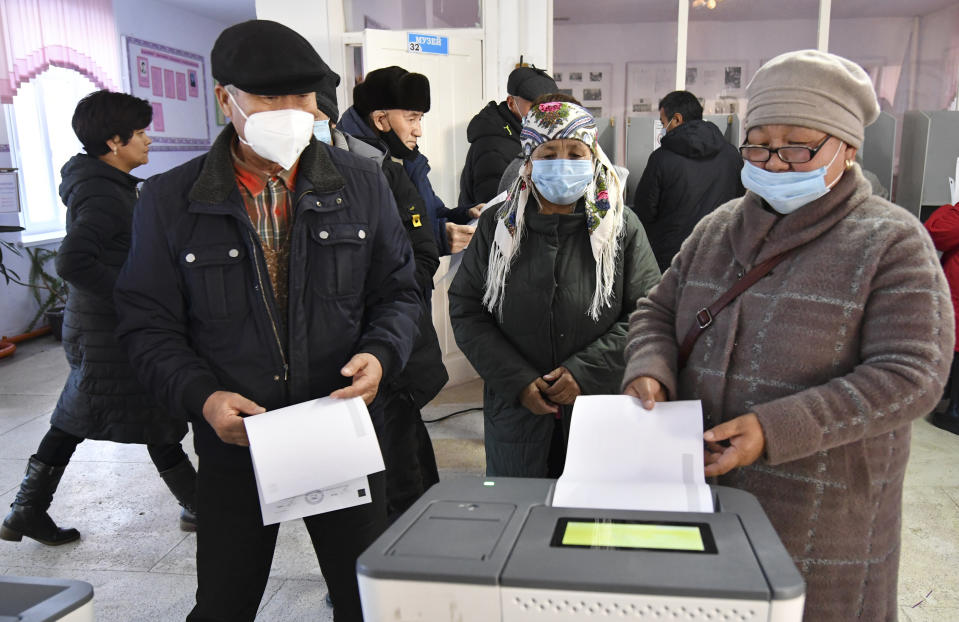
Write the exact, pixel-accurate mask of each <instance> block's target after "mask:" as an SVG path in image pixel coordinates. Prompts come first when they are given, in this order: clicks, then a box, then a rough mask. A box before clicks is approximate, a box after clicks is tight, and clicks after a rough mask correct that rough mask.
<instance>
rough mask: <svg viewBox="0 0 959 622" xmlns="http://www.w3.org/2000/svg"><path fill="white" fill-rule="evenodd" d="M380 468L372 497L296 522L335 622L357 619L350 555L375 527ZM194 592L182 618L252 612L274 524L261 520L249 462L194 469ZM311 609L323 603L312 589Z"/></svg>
mask: <svg viewBox="0 0 959 622" xmlns="http://www.w3.org/2000/svg"><path fill="white" fill-rule="evenodd" d="M384 486H385V484H384V476H383V473H382V472H381V473H376V474H374V475H371V476H370V496H371V498H372V501H371V502H370V503H368V504H366V505H359V506H356V507H352V508H347V509H345V510H338V511H336V512H328V513H326V514H318V515H316V516H310V517H307V518H304V519H303V522H304V523H306V528H307V531H309V534H310V539H311V540H312V541H313V549H314V550H315V551H316V558H317V560H318V561H319V563H320V571H321V572H322V573H323V578H324V579H325V580H326V585H327V588H328V589H329V592H330V598H332V600H333V603H334V608H333V619H334V620H336V622H360V621H362V619H363V614H362V610H361V608H360V594H359V588H358V587H357V583H356V558H357V557H359V555H360V553H362V552H363V551H364V550H365V549H366V547H368V546H369V545H370V544H371V543H372V542H373V540H375V539H376V537H377V536H379V535H380V533H381V532H382V531H383V529H384V527H385V520H386V501H385V493H384ZM197 505H198V508H197V510H198V511H197V516H198V518H199V525H198V527H197V547H196V565H197V590H196V606H195V607H194V608H193V611H191V612H190V614H189V615H188V616H187V621H188V622H213V621H216V622H243V621H245V620H250V621H252V620H253V618H254V617H255V616H256V610H257V608H258V607H259V604H260V600H261V599H262V598H263V591H264V590H265V589H266V582H267V579H268V578H269V576H270V564H271V563H272V561H273V550H274V548H275V547H276V536H277V533H278V532H279V525H267V526H264V525H263V519H262V517H261V515H260V502H259V498H258V496H257V492H256V480H255V478H254V475H253V469H252V467H251V466H249V465H246V466H245V467H243V468H233V467H225V466H221V465H215V464H206V463H204V462H203V458H202V456H201V458H200V468H199V471H198V473H197ZM316 604H317V607H323V606H325V605H323V601H322V598H321V594H317V598H316Z"/></svg>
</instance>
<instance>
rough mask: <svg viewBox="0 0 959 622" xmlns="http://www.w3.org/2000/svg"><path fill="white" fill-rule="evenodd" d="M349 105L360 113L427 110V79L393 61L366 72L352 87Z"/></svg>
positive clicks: (428, 92) (428, 95)
mask: <svg viewBox="0 0 959 622" xmlns="http://www.w3.org/2000/svg"><path fill="white" fill-rule="evenodd" d="M353 107H354V108H355V109H356V111H357V112H358V113H359V114H360V115H361V116H363V117H366V116H367V115H369V114H370V113H371V112H373V111H374V110H416V111H417V112H429V110H430V81H429V79H428V78H427V77H426V76H424V75H423V74H421V73H410V72H408V71H407V70H405V69H403V68H402V67H397V66H396V65H393V66H392V67H385V68H383V69H377V70H375V71H371V72H370V73H368V74H366V79H365V80H363V81H362V82H360V83H359V84H357V85H356V86H355V87H353Z"/></svg>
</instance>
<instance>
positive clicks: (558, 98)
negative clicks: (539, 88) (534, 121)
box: [533, 93, 583, 107]
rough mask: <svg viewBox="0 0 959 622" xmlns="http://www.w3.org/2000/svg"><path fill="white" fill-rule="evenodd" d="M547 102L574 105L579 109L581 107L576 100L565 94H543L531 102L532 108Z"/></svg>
mask: <svg viewBox="0 0 959 622" xmlns="http://www.w3.org/2000/svg"><path fill="white" fill-rule="evenodd" d="M549 102H566V103H567V104H576V105H577V106H580V107H582V105H583V104H581V103H579V100H578V99H576V98H575V97H573V96H572V95H567V94H566V93H543V94H542V95H540V96H539V97H537V98H536V99H534V100H533V107H535V106H539V105H540V104H548V103H549Z"/></svg>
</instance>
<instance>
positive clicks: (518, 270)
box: [449, 199, 660, 477]
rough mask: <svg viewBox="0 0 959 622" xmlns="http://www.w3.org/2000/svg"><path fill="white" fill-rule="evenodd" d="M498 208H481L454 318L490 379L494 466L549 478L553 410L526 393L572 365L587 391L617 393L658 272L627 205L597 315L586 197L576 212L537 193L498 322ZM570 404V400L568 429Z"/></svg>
mask: <svg viewBox="0 0 959 622" xmlns="http://www.w3.org/2000/svg"><path fill="white" fill-rule="evenodd" d="M497 208H498V206H497V205H492V206H490V207H489V208H488V209H486V210H485V211H484V212H483V215H482V217H481V218H480V221H479V224H478V226H477V229H476V233H475V234H474V236H473V240H472V241H471V242H470V245H469V247H468V248H467V250H466V251H465V254H464V257H463V262H462V264H461V265H460V268H459V271H458V272H457V274H456V277H455V278H454V279H453V283H452V285H451V286H450V292H449V299H450V318H451V320H452V324H453V332H454V335H455V337H456V343H457V344H458V345H459V347H460V349H461V350H462V351H463V353H464V354H465V355H466V358H467V359H469V361H470V363H472V365H473V367H474V368H475V369H476V371H477V372H478V373H479V375H480V377H482V378H483V381H484V382H485V391H484V399H483V410H484V414H485V425H484V428H485V440H486V470H487V473H488V474H489V475H491V476H492V475H496V476H511V477H543V476H545V475H546V459H547V456H548V454H549V445H550V439H551V438H552V432H553V427H554V424H553V417H552V416H550V415H546V416H543V415H535V414H532V413H531V412H529V411H528V410H526V409H525V408H523V406H521V405H520V403H519V395H520V392H521V391H522V390H523V388H524V387H526V386H527V385H529V384H530V383H531V382H533V381H534V380H535V379H536V377H537V376H542V375H544V374H547V373H549V372H550V371H552V370H554V369H556V368H557V367H560V366H565V367H566V368H567V369H569V371H570V373H571V374H572V375H573V377H574V378H575V379H576V381H577V383H578V384H579V386H580V388H581V390H582V392H583V394H604V393H619V386H620V381H621V380H622V376H623V371H624V368H625V363H624V359H623V350H624V348H625V345H626V331H627V322H628V318H629V314H630V313H631V312H632V311H633V309H634V308H635V307H636V301H637V300H638V299H639V298H641V297H643V296H645V295H646V293H647V292H648V291H649V290H650V289H651V288H652V287H653V286H654V285H656V283H658V282H659V278H660V272H659V267H658V266H657V264H656V258H655V257H654V255H653V252H652V249H651V248H650V246H649V241H648V240H647V239H646V232H645V231H644V230H643V227H642V225H641V224H640V223H639V220H638V219H637V218H636V215H635V214H633V213H632V212H631V211H630V210H624V213H623V219H624V221H625V222H624V227H623V234H622V236H623V237H622V238H621V240H620V252H619V254H618V256H617V266H616V278H615V282H614V287H613V294H614V296H613V302H612V305H611V306H609V307H605V308H604V309H603V310H602V313H601V315H600V317H599V319H598V321H594V320H592V319H591V318H590V317H589V313H588V309H589V304H590V301H591V300H592V297H593V290H594V288H595V283H596V263H595V260H594V259H593V255H592V250H591V248H590V244H589V236H588V234H587V230H586V222H585V218H586V216H585V214H584V212H583V211H582V201H581V202H580V205H579V206H577V209H576V211H575V212H574V213H573V214H554V215H544V214H540V213H539V211H538V210H537V205H536V202H535V200H533V199H531V200H530V203H528V204H527V206H526V232H525V235H524V238H523V240H522V243H521V247H520V251H519V254H518V255H517V257H516V258H515V260H514V263H513V266H512V268H511V269H510V274H509V277H508V279H507V282H506V288H505V290H504V292H505V293H504V299H503V318H502V321H499V320H498V319H497V318H496V317H494V316H493V315H492V314H491V313H490V312H489V311H487V309H486V308H485V307H484V306H483V304H482V300H483V291H484V289H485V283H486V272H487V265H488V263H489V253H490V245H491V243H492V240H493V232H494V229H495V224H496V222H495V221H496V219H495V213H496V211H497ZM570 411H571V409H570V408H563V421H564V428H565V431H566V432H567V433H568V431H569V421H570Z"/></svg>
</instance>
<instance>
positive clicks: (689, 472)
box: [553, 395, 713, 512]
mask: <svg viewBox="0 0 959 622" xmlns="http://www.w3.org/2000/svg"><path fill="white" fill-rule="evenodd" d="M553 505H554V506H556V507H574V508H601V509H618V510H661V511H681V512H712V511H713V500H712V493H711V492H710V489H709V486H708V485H707V484H706V478H705V475H704V473H703V419H702V404H701V403H700V402H699V401H682V402H661V403H658V404H656V406H655V408H653V410H645V409H643V408H642V406H640V404H639V401H638V400H636V399H635V398H632V397H629V396H626V395H589V396H580V397H578V398H577V399H576V405H575V406H574V407H573V420H572V425H571V427H570V433H569V446H568V448H567V450H566V468H565V470H564V471H563V475H562V476H561V477H560V478H559V480H558V481H557V482H556V490H555V493H554V495H553Z"/></svg>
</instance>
